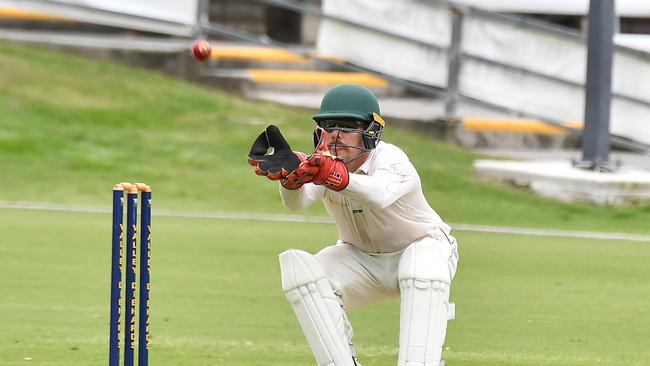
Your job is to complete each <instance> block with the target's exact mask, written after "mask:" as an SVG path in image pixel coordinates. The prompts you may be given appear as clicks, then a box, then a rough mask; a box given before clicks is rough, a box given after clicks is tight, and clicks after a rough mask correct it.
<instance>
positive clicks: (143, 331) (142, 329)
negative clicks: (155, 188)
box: [138, 187, 151, 366]
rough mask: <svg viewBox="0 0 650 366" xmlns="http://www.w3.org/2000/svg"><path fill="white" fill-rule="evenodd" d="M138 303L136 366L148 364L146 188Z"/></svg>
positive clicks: (148, 216) (148, 221)
mask: <svg viewBox="0 0 650 366" xmlns="http://www.w3.org/2000/svg"><path fill="white" fill-rule="evenodd" d="M140 198H141V200H140V204H141V206H140V230H141V233H140V302H139V307H140V309H139V310H140V311H139V313H140V314H139V326H138V329H139V331H138V332H139V333H138V334H139V338H138V366H147V365H148V364H149V309H150V304H149V290H150V289H151V287H150V286H151V284H150V277H149V270H150V269H151V189H150V188H149V187H146V189H145V190H144V191H143V192H142V194H141V196H140Z"/></svg>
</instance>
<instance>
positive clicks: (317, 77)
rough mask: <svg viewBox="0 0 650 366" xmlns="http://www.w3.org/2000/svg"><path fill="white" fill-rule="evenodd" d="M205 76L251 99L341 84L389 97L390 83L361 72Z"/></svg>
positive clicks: (211, 73) (252, 71)
mask: <svg viewBox="0 0 650 366" xmlns="http://www.w3.org/2000/svg"><path fill="white" fill-rule="evenodd" d="M204 76H205V77H206V78H207V79H209V80H210V82H211V83H214V84H216V85H219V86H222V87H226V88H228V89H231V90H235V91H239V92H242V93H244V94H247V95H250V94H253V93H254V92H260V91H271V92H284V93H286V92H289V93H305V92H312V93H323V92H325V91H326V90H327V89H329V88H331V87H332V86H333V85H336V84H339V83H357V84H361V85H364V86H366V87H367V88H369V89H370V90H372V91H373V92H374V93H376V94H377V95H381V96H383V95H388V94H389V92H390V83H389V82H388V81H387V80H384V79H382V78H378V77H376V76H373V75H370V74H366V73H359V72H340V71H319V70H286V69H218V68H209V69H207V70H206V71H205V73H204Z"/></svg>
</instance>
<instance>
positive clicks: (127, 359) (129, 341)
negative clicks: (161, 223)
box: [124, 185, 138, 366]
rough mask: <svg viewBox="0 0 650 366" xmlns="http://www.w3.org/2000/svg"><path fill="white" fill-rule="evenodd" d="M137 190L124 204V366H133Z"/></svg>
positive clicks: (128, 196)
mask: <svg viewBox="0 0 650 366" xmlns="http://www.w3.org/2000/svg"><path fill="white" fill-rule="evenodd" d="M137 211H138V188H137V187H136V186H135V185H132V186H131V187H130V189H129V192H128V194H127V204H126V311H125V313H126V316H125V318H124V366H133V354H134V350H135V287H136V284H135V271H136V265H137V257H136V252H137V249H138V248H137V245H138V244H137V240H136V236H137V231H138V229H137V218H138V212H137Z"/></svg>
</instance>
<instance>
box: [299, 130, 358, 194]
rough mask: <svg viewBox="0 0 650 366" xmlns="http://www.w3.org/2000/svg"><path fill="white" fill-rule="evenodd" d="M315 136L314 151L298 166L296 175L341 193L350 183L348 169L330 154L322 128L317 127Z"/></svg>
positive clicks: (341, 161)
mask: <svg viewBox="0 0 650 366" xmlns="http://www.w3.org/2000/svg"><path fill="white" fill-rule="evenodd" d="M316 136H319V141H318V145H317V146H316V150H315V151H314V153H313V154H311V155H310V156H309V157H308V158H307V161H305V162H303V163H301V164H300V166H298V169H297V170H296V175H298V176H300V177H302V178H303V180H306V181H311V182H312V183H314V184H317V185H322V186H325V187H326V188H329V189H331V190H333V191H341V190H343V189H345V187H347V186H348V183H350V173H349V172H348V167H347V166H346V165H345V162H343V160H341V159H340V158H338V157H336V156H334V155H332V154H331V153H330V151H329V148H328V147H327V139H326V133H325V131H324V130H323V129H322V128H320V127H317V133H316Z"/></svg>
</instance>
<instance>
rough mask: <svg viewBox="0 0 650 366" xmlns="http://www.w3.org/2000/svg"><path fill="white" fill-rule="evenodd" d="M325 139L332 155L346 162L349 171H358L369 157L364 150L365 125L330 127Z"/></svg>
mask: <svg viewBox="0 0 650 366" xmlns="http://www.w3.org/2000/svg"><path fill="white" fill-rule="evenodd" d="M329 127H330V128H328V129H327V130H328V131H326V135H325V138H326V139H327V145H328V148H329V151H330V153H331V154H332V155H336V156H338V157H339V158H341V159H342V160H343V161H345V162H346V164H347V165H348V169H350V170H351V171H354V170H356V169H357V168H358V167H359V166H361V164H363V162H364V161H365V160H366V158H367V156H368V152H367V151H366V150H365V149H364V145H363V135H362V132H363V130H364V127H365V126H364V125H361V124H359V125H355V126H351V125H350V126H348V125H347V124H346V125H345V126H329Z"/></svg>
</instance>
